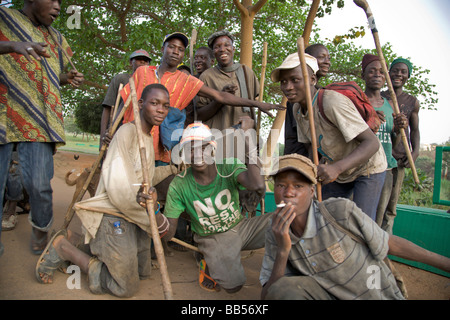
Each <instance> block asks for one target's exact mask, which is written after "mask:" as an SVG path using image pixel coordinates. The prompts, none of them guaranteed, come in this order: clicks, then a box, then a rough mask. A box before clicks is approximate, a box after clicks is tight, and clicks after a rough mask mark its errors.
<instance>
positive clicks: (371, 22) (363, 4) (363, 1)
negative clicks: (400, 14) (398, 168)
mask: <svg viewBox="0 0 450 320" xmlns="http://www.w3.org/2000/svg"><path fill="white" fill-rule="evenodd" d="M353 2H354V3H355V4H356V5H357V6H358V7H360V8H361V9H363V10H364V12H365V13H366V16H367V20H368V21H369V28H370V30H371V31H372V35H373V39H374V41H375V47H376V49H377V52H378V56H379V58H380V62H381V68H382V69H383V74H384V77H385V78H386V83H387V85H388V88H389V94H390V95H391V99H392V102H393V104H394V112H395V113H396V114H399V113H400V108H399V107H398V101H397V96H396V94H395V91H394V87H393V86H392V81H391V78H390V76H389V72H388V69H387V67H386V60H385V59H384V55H383V50H382V48H381V44H380V37H379V35H378V30H377V26H376V25H375V18H374V16H373V13H372V10H371V9H370V6H369V4H368V3H367V1H366V0H353ZM400 134H401V138H402V143H403V146H404V147H405V151H406V156H407V157H408V161H409V164H410V166H411V171H412V173H413V177H414V181H415V182H416V184H419V183H420V181H419V176H418V175H417V171H416V166H415V164H414V160H413V157H412V155H411V150H410V149H409V143H408V139H407V138H406V133H405V130H404V129H403V128H400Z"/></svg>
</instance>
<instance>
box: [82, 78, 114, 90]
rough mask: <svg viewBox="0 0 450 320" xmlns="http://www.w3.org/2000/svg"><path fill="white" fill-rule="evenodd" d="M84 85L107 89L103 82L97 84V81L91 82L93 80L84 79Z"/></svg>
mask: <svg viewBox="0 0 450 320" xmlns="http://www.w3.org/2000/svg"><path fill="white" fill-rule="evenodd" d="M83 84H84V85H86V86H88V87H94V88H97V89H102V90H105V91H106V90H108V87H107V86H105V85H104V84H99V83H97V82H93V81H89V80H84V83H83Z"/></svg>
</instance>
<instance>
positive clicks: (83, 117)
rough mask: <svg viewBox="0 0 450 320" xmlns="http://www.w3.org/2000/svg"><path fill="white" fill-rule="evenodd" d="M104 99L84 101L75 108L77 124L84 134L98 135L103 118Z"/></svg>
mask: <svg viewBox="0 0 450 320" xmlns="http://www.w3.org/2000/svg"><path fill="white" fill-rule="evenodd" d="M102 112H103V108H102V99H101V97H100V98H97V99H95V100H91V99H86V98H85V99H83V100H81V101H80V102H78V103H77V105H76V107H75V112H74V116H75V124H76V125H77V127H78V128H80V129H81V131H83V132H87V133H92V134H98V133H99V132H100V120H101V118H102Z"/></svg>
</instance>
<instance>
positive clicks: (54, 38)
mask: <svg viewBox="0 0 450 320" xmlns="http://www.w3.org/2000/svg"><path fill="white" fill-rule="evenodd" d="M48 33H50V36H51V37H52V39H53V41H55V43H56V44H57V46H58V47H59V49H61V51H62V52H63V54H64V55H65V56H66V58H67V60H69V63H70V65H71V66H72V69H73V70H74V71H75V72H78V71H77V68H76V67H75V65H74V64H73V62H72V59H70V57H69V54H68V53H67V52H66V50H64V49H63V47H62V46H61V44H60V43H59V42H58V40H57V39H56V36H55V35H54V34H53V32H52V31H50V28H48Z"/></svg>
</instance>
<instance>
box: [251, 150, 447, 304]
mask: <svg viewBox="0 0 450 320" xmlns="http://www.w3.org/2000/svg"><path fill="white" fill-rule="evenodd" d="M276 164H277V168H278V170H277V171H274V172H272V173H271V176H273V177H274V188H275V189H274V195H275V202H276V203H277V204H280V203H284V204H285V206H284V207H283V208H278V209H277V210H276V211H275V212H274V214H273V215H272V225H271V227H270V228H269V229H268V230H267V234H266V246H265V256H264V259H263V265H262V269H261V275H260V281H261V284H262V285H263V289H262V294H261V296H262V298H263V299H290V300H293V299H299V300H306V299H312V300H329V299H339V300H341V299H342V300H343V299H345V300H348V299H404V297H403V295H402V293H401V291H400V290H399V288H398V287H397V284H396V281H395V278H394V276H393V275H392V272H391V270H390V269H389V267H388V265H387V264H386V263H385V258H386V256H387V255H388V254H390V255H395V256H398V257H401V258H404V259H408V260H414V261H419V262H423V263H427V264H429V265H431V266H434V267H437V268H440V269H442V270H445V271H447V272H449V271H450V259H449V258H446V257H444V256H441V255H438V254H436V253H433V252H430V251H428V250H425V249H422V248H421V247H418V246H416V245H415V244H413V243H411V242H409V241H407V240H405V239H403V238H400V237H397V236H394V235H389V234H388V233H387V232H385V231H384V230H382V229H381V228H380V227H378V225H377V224H376V222H375V221H373V220H372V219H370V218H369V217H368V216H367V215H366V214H364V213H363V212H362V211H361V209H359V208H358V207H357V206H356V205H355V204H354V203H353V202H352V201H350V200H347V199H344V198H330V199H328V200H325V201H323V202H321V203H318V202H317V201H314V200H313V197H314V185H315V184H316V175H317V171H316V167H315V165H314V164H313V163H312V162H311V161H310V160H309V159H307V158H305V157H303V156H300V155H294V154H292V155H287V156H283V157H280V158H279V159H278V163H276ZM327 213H329V214H327ZM375 271H376V272H375ZM369 277H378V278H377V279H378V280H377V281H374V282H372V281H370V280H371V279H370V278H369Z"/></svg>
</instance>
